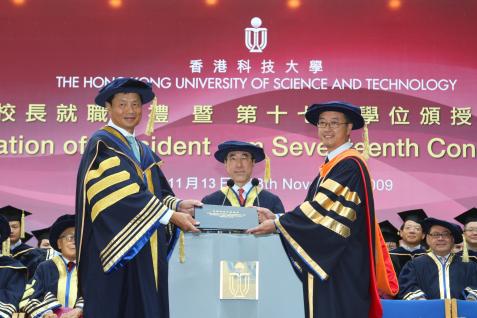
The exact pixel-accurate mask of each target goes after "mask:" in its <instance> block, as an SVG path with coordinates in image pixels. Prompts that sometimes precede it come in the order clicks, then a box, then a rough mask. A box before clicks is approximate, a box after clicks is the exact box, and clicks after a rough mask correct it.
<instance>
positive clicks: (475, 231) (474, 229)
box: [464, 227, 477, 233]
mask: <svg viewBox="0 0 477 318" xmlns="http://www.w3.org/2000/svg"><path fill="white" fill-rule="evenodd" d="M464 232H474V233H477V227H469V228H467V229H465V230H464Z"/></svg>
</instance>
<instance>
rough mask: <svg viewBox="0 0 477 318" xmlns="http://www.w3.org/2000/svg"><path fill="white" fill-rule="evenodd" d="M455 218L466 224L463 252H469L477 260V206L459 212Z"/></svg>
mask: <svg viewBox="0 0 477 318" xmlns="http://www.w3.org/2000/svg"><path fill="white" fill-rule="evenodd" d="M454 220H456V221H457V222H459V223H460V224H462V225H463V226H464V241H463V244H462V245H463V254H466V253H467V255H468V256H470V257H471V259H472V260H473V261H474V262H477V208H475V207H474V208H471V209H469V210H467V211H465V212H464V213H462V214H459V215H458V216H456V217H455V218H454ZM466 250H467V251H466Z"/></svg>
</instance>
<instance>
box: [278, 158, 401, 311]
mask: <svg viewBox="0 0 477 318" xmlns="http://www.w3.org/2000/svg"><path fill="white" fill-rule="evenodd" d="M371 191H372V190H371V183H370V178H369V175H368V172H367V168H366V165H365V163H364V160H363V159H362V157H361V155H360V154H359V153H358V152H357V151H355V150H347V151H345V152H343V153H342V154H340V155H338V156H337V157H336V158H334V159H333V160H331V161H330V162H329V163H327V164H326V165H324V166H322V168H321V169H320V175H319V176H318V177H317V178H316V179H315V180H314V182H313V183H312V185H311V187H310V189H309V192H308V195H307V197H306V200H305V201H304V202H303V203H302V204H301V205H300V206H298V207H297V208H295V209H294V210H293V211H292V212H288V213H285V214H284V215H283V216H281V217H280V218H279V219H278V220H277V221H275V225H276V226H277V229H278V231H279V232H280V234H281V238H282V241H283V243H284V246H285V249H286V251H287V253H288V255H289V257H290V259H291V261H292V265H293V266H294V269H295V270H296V272H297V274H298V275H299V277H300V279H301V281H302V284H303V292H304V301H305V314H306V317H310V318H311V317H316V318H321V317H326V318H348V317H349V318H351V317H353V318H359V317H363V318H364V317H381V315H382V308H381V304H380V302H379V295H378V287H379V286H378V285H379V284H380V283H378V282H377V280H376V277H375V273H377V272H379V273H380V274H379V277H382V276H381V274H382V273H383V270H384V271H385V272H386V273H384V274H383V275H385V276H386V278H385V280H386V284H387V285H386V286H387V287H388V288H390V289H392V293H393V294H395V293H397V288H398V287H397V280H396V276H395V273H394V271H393V269H392V265H391V261H390V259H389V254H388V252H387V249H386V245H385V243H384V239H383V238H382V235H381V232H380V231H379V227H378V226H377V221H376V219H375V216H374V206H373V197H372V192H371ZM376 229H378V230H377V231H376ZM376 238H379V247H378V248H379V251H377V250H375V247H376V246H377V245H375V243H374V242H377V241H376ZM376 244H377V243H376ZM375 253H378V254H375ZM378 256H379V257H378ZM375 259H379V262H380V264H378V267H375V263H374V260H375ZM382 262H384V263H386V266H385V268H384V267H382V266H381V265H382V264H381V263H382ZM384 263H383V264H384ZM375 268H376V271H375ZM376 275H378V274H376Z"/></svg>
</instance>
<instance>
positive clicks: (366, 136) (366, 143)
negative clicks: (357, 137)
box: [363, 124, 369, 160]
mask: <svg viewBox="0 0 477 318" xmlns="http://www.w3.org/2000/svg"><path fill="white" fill-rule="evenodd" d="M363 143H364V149H363V157H364V159H366V160H368V159H369V134H368V125H367V124H364V129H363Z"/></svg>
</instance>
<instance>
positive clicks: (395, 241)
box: [379, 220, 400, 251]
mask: <svg viewBox="0 0 477 318" xmlns="http://www.w3.org/2000/svg"><path fill="white" fill-rule="evenodd" d="M379 228H380V229H381V233H383V238H384V242H386V247H387V248H388V251H390V250H393V249H395V248H396V247H398V245H399V238H400V237H399V235H398V233H399V231H398V229H397V228H396V227H395V226H394V225H393V224H392V223H391V222H389V221H388V220H385V221H382V222H379Z"/></svg>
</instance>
